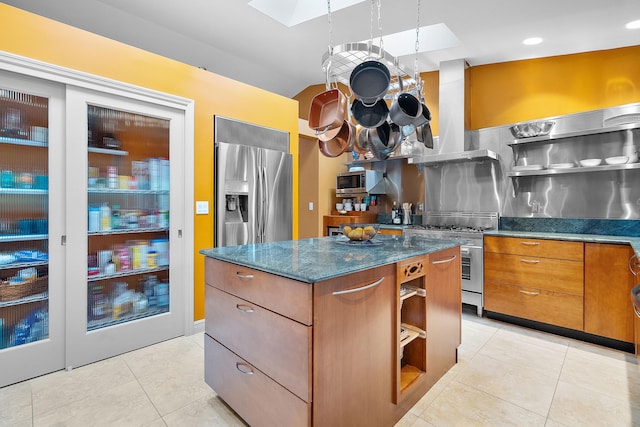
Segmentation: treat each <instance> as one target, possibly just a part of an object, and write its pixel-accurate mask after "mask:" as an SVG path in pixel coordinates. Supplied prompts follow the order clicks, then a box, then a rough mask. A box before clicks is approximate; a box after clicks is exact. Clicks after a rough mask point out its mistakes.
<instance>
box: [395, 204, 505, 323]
mask: <svg viewBox="0 0 640 427" xmlns="http://www.w3.org/2000/svg"><path fill="white" fill-rule="evenodd" d="M423 224H424V225H422V226H411V227H407V228H405V229H404V231H403V234H404V235H405V236H422V237H428V238H432V239H455V240H462V241H464V243H463V244H462V245H460V257H461V258H462V302H463V303H464V304H469V305H474V306H475V307H476V310H477V313H478V316H482V310H483V307H484V296H483V294H484V249H483V232H484V231H487V230H495V229H497V228H498V214H497V213H495V212H480V213H475V212H474V213H468V212H427V213H426V214H425V215H424V218H423Z"/></svg>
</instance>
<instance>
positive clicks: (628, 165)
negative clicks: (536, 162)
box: [507, 163, 640, 177]
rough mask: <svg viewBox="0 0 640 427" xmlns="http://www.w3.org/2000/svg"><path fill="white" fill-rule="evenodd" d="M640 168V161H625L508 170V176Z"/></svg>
mask: <svg viewBox="0 0 640 427" xmlns="http://www.w3.org/2000/svg"><path fill="white" fill-rule="evenodd" d="M632 169H640V163H625V164H622V165H601V166H592V167H582V166H580V167H573V168H561V169H540V170H532V171H512V172H508V173H507V176H510V177H519V176H545V175H562V174H568V173H588V172H606V171H616V170H632Z"/></svg>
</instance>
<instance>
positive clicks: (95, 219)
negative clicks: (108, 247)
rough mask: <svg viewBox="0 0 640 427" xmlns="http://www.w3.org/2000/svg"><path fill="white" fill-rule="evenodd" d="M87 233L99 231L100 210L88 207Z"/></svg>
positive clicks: (95, 207)
mask: <svg viewBox="0 0 640 427" xmlns="http://www.w3.org/2000/svg"><path fill="white" fill-rule="evenodd" d="M89 231H100V208H98V207H97V206H89Z"/></svg>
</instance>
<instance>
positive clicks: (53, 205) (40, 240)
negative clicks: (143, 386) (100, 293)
mask: <svg viewBox="0 0 640 427" xmlns="http://www.w3.org/2000/svg"><path fill="white" fill-rule="evenodd" d="M25 88H28V91H25ZM63 113H64V88H63V87H62V86H60V85H56V84H51V83H48V82H44V81H40V80H37V79H32V78H27V77H25V76H20V75H18V74H14V73H9V72H4V71H2V72H0V170H1V181H0V366H1V368H0V387H2V386H5V385H7V384H11V383H14V382H18V381H22V380H25V379H28V378H32V377H35V376H38V375H42V374H46V373H49V372H52V371H55V370H59V369H62V368H64V345H65V337H64V307H65V306H64V268H63V266H64V252H63V250H62V246H61V245H60V239H61V236H62V234H63V225H64V222H63V217H62V212H63V208H64V204H63V200H64V194H63V192H62V184H63V173H64V170H63V164H64V154H63V153H64V134H63V132H64V127H63V123H64V119H63Z"/></svg>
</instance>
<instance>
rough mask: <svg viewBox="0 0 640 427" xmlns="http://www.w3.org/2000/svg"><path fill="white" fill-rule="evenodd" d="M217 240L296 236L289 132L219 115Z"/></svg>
mask: <svg viewBox="0 0 640 427" xmlns="http://www.w3.org/2000/svg"><path fill="white" fill-rule="evenodd" d="M214 135H215V138H214V140H215V154H214V156H215V157H214V160H215V206H214V212H215V221H214V222H215V227H214V230H215V231H214V232H215V238H214V241H215V246H230V245H242V244H247V243H263V242H275V241H279V240H290V239H291V238H292V223H293V221H292V218H293V195H292V191H293V190H292V189H293V185H292V176H293V175H292V156H291V154H289V134H288V133H287V132H282V131H278V130H275V129H270V128H266V127H262V126H256V125H253V124H249V123H244V122H239V121H235V120H231V119H226V118H223V117H218V116H216V117H215V118H214Z"/></svg>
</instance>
